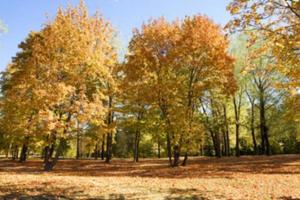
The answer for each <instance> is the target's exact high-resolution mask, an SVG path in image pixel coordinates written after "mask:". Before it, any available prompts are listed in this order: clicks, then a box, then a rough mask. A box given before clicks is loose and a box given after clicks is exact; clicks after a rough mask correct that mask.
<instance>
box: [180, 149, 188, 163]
mask: <svg viewBox="0 0 300 200" xmlns="http://www.w3.org/2000/svg"><path fill="white" fill-rule="evenodd" d="M187 160H188V152H185V154H184V158H183V161H182V164H181V165H182V166H186V164H187Z"/></svg>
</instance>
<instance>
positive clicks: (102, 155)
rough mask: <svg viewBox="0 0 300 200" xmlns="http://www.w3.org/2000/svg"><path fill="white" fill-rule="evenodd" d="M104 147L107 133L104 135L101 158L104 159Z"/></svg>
mask: <svg viewBox="0 0 300 200" xmlns="http://www.w3.org/2000/svg"><path fill="white" fill-rule="evenodd" d="M104 147H105V135H103V138H102V144H101V160H104V157H105V152H104Z"/></svg>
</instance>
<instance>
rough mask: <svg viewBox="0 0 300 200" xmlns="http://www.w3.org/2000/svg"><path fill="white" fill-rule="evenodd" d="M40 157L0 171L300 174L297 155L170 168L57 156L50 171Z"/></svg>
mask: <svg viewBox="0 0 300 200" xmlns="http://www.w3.org/2000/svg"><path fill="white" fill-rule="evenodd" d="M42 166H43V163H42V161H41V160H30V161H27V162H25V163H19V162H16V161H9V160H0V173H1V172H9V173H16V174H22V173H26V174H28V173H29V174H41V173H47V174H55V175H63V176H65V175H69V176H129V177H136V176H138V177H158V178H206V177H209V178H219V177H222V178H228V179H231V178H232V176H233V175H234V174H236V173H245V174H291V175H292V174H300V155H278V156H242V157H239V158H236V157H223V158H212V157H195V158H190V159H189V161H188V165H187V166H185V167H181V166H180V167H176V168H171V167H169V165H168V161H167V160H166V159H160V160H158V159H142V160H141V161H140V162H139V163H134V162H133V161H131V160H128V159H114V160H112V162H111V163H110V164H106V163H104V162H103V161H100V160H60V161H59V162H58V164H57V166H55V168H54V170H53V171H52V172H44V171H43V168H42Z"/></svg>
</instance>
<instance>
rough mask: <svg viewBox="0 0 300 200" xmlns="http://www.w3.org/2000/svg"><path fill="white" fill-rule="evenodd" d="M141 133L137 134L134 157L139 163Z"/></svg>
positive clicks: (137, 132)
mask: <svg viewBox="0 0 300 200" xmlns="http://www.w3.org/2000/svg"><path fill="white" fill-rule="evenodd" d="M140 134H141V133H140V131H139V130H136V132H135V139H134V155H133V161H134V162H138V161H139V143H140Z"/></svg>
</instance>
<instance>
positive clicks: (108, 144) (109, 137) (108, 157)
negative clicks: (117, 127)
mask: <svg viewBox="0 0 300 200" xmlns="http://www.w3.org/2000/svg"><path fill="white" fill-rule="evenodd" d="M111 154H112V133H107V136H106V159H105V162H106V163H110V161H111V158H112V155H111Z"/></svg>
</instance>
